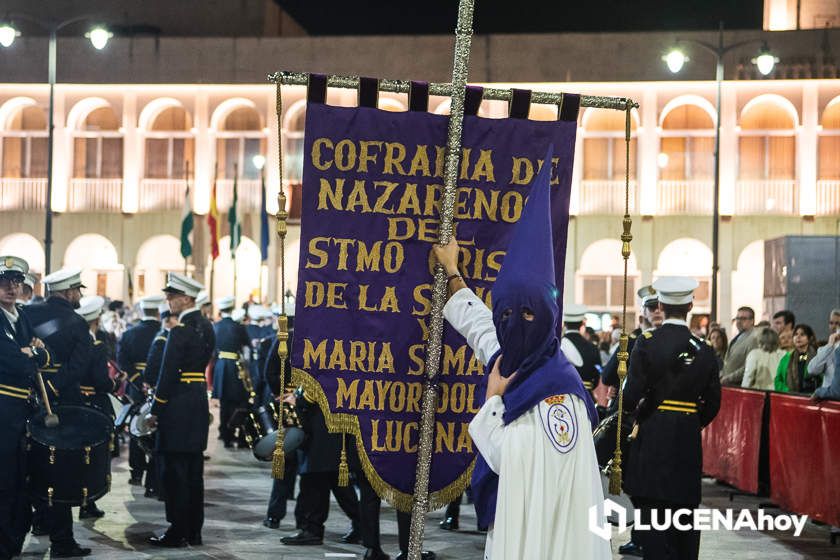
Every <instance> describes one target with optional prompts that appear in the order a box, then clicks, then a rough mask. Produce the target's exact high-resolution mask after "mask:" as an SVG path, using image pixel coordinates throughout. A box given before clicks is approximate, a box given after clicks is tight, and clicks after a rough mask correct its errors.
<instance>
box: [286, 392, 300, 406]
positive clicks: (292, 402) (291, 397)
mask: <svg viewBox="0 0 840 560" xmlns="http://www.w3.org/2000/svg"><path fill="white" fill-rule="evenodd" d="M283 402H284V403H288V404H290V405H292V406H295V405H296V404H297V397H296V396H295V394H294V393H286V394H285V395H284V396H283Z"/></svg>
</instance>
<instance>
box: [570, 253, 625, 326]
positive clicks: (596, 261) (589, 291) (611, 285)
mask: <svg viewBox="0 0 840 560" xmlns="http://www.w3.org/2000/svg"><path fill="white" fill-rule="evenodd" d="M576 276H577V286H576V290H575V291H576V293H577V298H576V300H577V302H578V303H582V304H583V305H586V306H587V307H588V308H589V309H590V311H592V312H593V313H596V314H598V315H600V314H602V313H603V314H613V315H614V314H616V313H619V312H620V311H621V309H622V304H623V303H624V259H623V257H622V256H621V241H619V240H618V239H601V240H598V241H596V242H594V243H592V244H591V245H589V246H588V247H587V248H586V250H585V251H584V252H583V254H582V255H581V257H580V268H579V269H578V271H577V275H576ZM639 278H640V274H639V269H638V268H637V265H636V255H635V254H634V253H631V254H630V258H629V259H628V261H627V312H628V324H630V325H632V324H633V322H634V319H633V315H635V305H636V304H635V293H636V289H637V288H638V286H637V284H638V283H639ZM569 299H570V298H567V300H569Z"/></svg>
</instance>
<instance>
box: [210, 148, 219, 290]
mask: <svg viewBox="0 0 840 560" xmlns="http://www.w3.org/2000/svg"><path fill="white" fill-rule="evenodd" d="M218 180H219V160H218V159H217V160H216V168H215V169H214V170H213V197H212V199H211V207H210V214H212V213H213V211H214V210H213V206H212V204H215V199H216V194H217V193H216V184H217V182H218ZM217 213H218V212H217ZM208 215H209V214H208ZM218 231H219V224H218V223H217V224H216V231H215V232H212V231H211V232H210V234H211V239H210V290H208V291H209V293H210V301H211V302H212V301H216V299H215V298H214V297H213V296H214V293H213V292H214V290H213V286H214V284H215V275H216V256H215V255H214V254H213V240H214V239H216V238H217V236H218Z"/></svg>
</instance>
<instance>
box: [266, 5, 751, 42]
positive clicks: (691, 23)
mask: <svg viewBox="0 0 840 560" xmlns="http://www.w3.org/2000/svg"><path fill="white" fill-rule="evenodd" d="M275 1H276V2H277V3H278V4H280V5H281V6H282V7H283V8H284V9H285V10H286V11H287V12H288V13H289V14H290V15H292V17H294V18H295V19H296V20H297V21H298V22H299V23H300V24H301V25H302V26H303V27H304V28H305V29H306V30H307V32H309V33H310V34H311V35H388V34H395V35H399V34H450V33H453V31H454V28H455V20H456V14H457V6H458V1H457V0H415V1H404V0H403V1H398V0H391V1H387V0H320V1H319V0H275ZM762 16H763V2H762V0H589V1H587V0H577V1H568V0H476V14H475V23H474V29H475V32H476V33H478V34H487V33H547V32H562V31H572V32H574V31H584V32H586V31H657V30H689V29H717V26H718V22H720V21H723V22H724V24H725V26H726V28H728V29H761V23H762Z"/></svg>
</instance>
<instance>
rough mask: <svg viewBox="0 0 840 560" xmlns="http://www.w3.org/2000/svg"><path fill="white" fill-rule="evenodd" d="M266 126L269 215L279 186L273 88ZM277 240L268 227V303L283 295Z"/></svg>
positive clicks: (265, 287) (267, 104)
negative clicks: (281, 291) (278, 273)
mask: <svg viewBox="0 0 840 560" xmlns="http://www.w3.org/2000/svg"><path fill="white" fill-rule="evenodd" d="M266 92H267V93H266V99H265V101H266V124H267V125H268V126H267V128H268V131H269V132H268V142H267V143H266V146H267V153H266V154H265V180H266V198H267V200H266V207H267V211H268V213H269V214H275V213H276V212H277V193H278V192H279V189H280V185H281V177H280V169H279V164H278V163H279V162H278V151H277V146H278V143H279V141H280V134H279V130H278V126H277V100H276V98H275V94H276V90H275V89H274V88H266ZM268 222H269V226H273V225H274V220H273V219H272V218H269V220H268ZM277 242H278V240H277V234H276V232H275V229H274V227H270V232H269V235H268V260H267V261H266V264H267V265H268V281H267V282H266V285H265V286H264V287H263V289H264V290H265V295H266V296H267V297H268V299H269V301H276V302H279V301H280V299H281V298H282V297H283V294H277V291H278V288H277V286H278V281H277V267H278V266H279V263H278V262H277V251H276V250H275V249H274V248H275V247H276V244H277Z"/></svg>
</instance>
